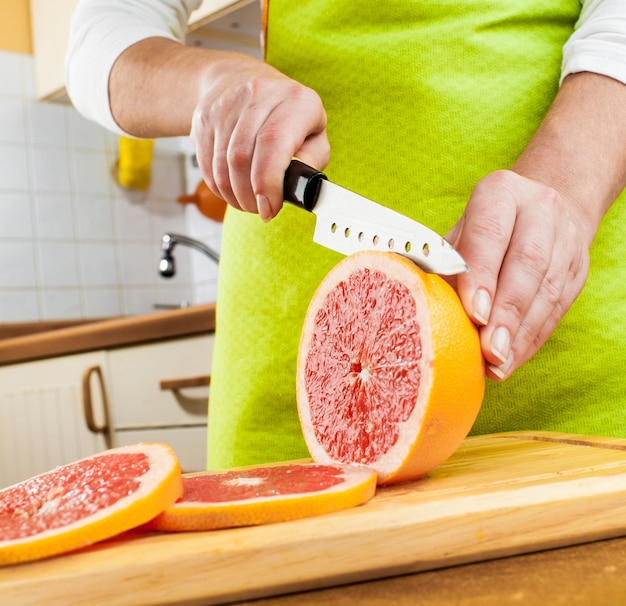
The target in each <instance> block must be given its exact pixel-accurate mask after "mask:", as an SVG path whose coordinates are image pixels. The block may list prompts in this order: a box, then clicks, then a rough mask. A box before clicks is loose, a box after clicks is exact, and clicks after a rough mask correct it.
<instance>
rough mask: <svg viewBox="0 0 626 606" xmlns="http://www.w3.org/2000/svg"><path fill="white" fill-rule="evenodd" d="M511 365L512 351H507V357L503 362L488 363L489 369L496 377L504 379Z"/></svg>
mask: <svg viewBox="0 0 626 606" xmlns="http://www.w3.org/2000/svg"><path fill="white" fill-rule="evenodd" d="M512 365H513V352H511V353H509V356H508V358H507V359H506V362H504V364H500V366H496V365H495V364H489V370H490V371H491V372H492V373H493V374H494V375H496V377H498V379H504V377H506V376H507V374H508V372H509V370H510V368H511V366H512Z"/></svg>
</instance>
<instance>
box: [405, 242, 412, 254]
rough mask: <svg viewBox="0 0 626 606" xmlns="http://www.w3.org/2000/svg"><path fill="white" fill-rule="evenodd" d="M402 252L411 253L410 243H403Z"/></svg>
mask: <svg viewBox="0 0 626 606" xmlns="http://www.w3.org/2000/svg"><path fill="white" fill-rule="evenodd" d="M404 252H411V243H410V242H405V243H404Z"/></svg>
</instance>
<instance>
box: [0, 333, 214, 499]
mask: <svg viewBox="0 0 626 606" xmlns="http://www.w3.org/2000/svg"><path fill="white" fill-rule="evenodd" d="M212 349H213V334H212V333H206V334H201V335H196V336H187V337H184V338H176V339H169V340H165V341H156V342H152V343H147V344H142V345H137V346H132V347H122V348H118V349H110V350H101V351H92V352H88V353H81V354H74V355H65V356H59V357H54V358H48V359H45V360H39V361H33V362H25V363H18V364H12V365H9V366H3V367H0V487H2V486H7V485H9V484H13V483H15V482H18V481H21V480H23V479H25V478H28V477H31V476H33V475H35V474H37V473H41V472H44V471H47V470H49V469H52V468H53V467H55V466H57V465H63V464H65V463H69V462H71V461H74V460H77V459H80V458H82V457H86V456H89V455H91V454H94V453H96V452H100V451H102V450H105V449H106V448H110V447H113V446H118V445H124V444H131V443H136V442H140V441H159V442H165V443H167V444H169V445H170V446H172V448H173V449H174V450H175V451H176V454H177V455H178V458H179V460H180V463H181V467H182V468H183V471H197V470H200V469H204V468H205V464H206V433H207V431H206V427H207V408H208V395H209V387H208V377H209V376H210V371H211V359H212Z"/></svg>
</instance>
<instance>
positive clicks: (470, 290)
mask: <svg viewBox="0 0 626 606" xmlns="http://www.w3.org/2000/svg"><path fill="white" fill-rule="evenodd" d="M509 181H510V177H509V175H508V174H507V172H506V171H498V172H496V173H492V174H491V175H488V176H487V177H485V178H484V179H482V180H481V181H480V182H479V183H478V184H477V185H476V187H475V188H474V191H473V192H472V195H471V196H470V199H469V201H468V204H467V207H466V209H465V213H464V214H463V217H462V219H461V220H460V221H459V222H458V223H457V225H456V226H455V227H454V228H453V229H452V231H451V234H450V237H451V238H452V243H453V244H454V246H455V247H456V248H457V250H458V251H459V252H460V253H461V255H462V256H463V257H464V259H465V261H466V262H467V264H468V266H469V268H470V270H469V272H466V273H463V274H459V276H458V277H457V291H458V293H459V296H460V298H461V301H462V303H463V307H464V308H465V310H466V311H467V314H468V315H469V316H470V317H471V318H472V319H473V320H474V321H475V322H476V323H477V324H481V325H485V324H487V322H488V321H489V317H490V315H491V308H492V302H493V299H494V296H495V292H496V287H497V281H498V276H499V274H500V268H501V266H502V263H503V260H504V257H505V255H506V252H507V249H508V245H509V241H510V238H511V235H512V233H513V229H514V226H515V220H516V214H517V208H516V204H515V201H514V199H513V197H512V196H511V195H510V193H509V191H508V189H509V188H510V185H509Z"/></svg>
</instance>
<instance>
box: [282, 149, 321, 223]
mask: <svg viewBox="0 0 626 606" xmlns="http://www.w3.org/2000/svg"><path fill="white" fill-rule="evenodd" d="M326 178H327V177H326V175H325V174H324V173H323V172H321V171H319V170H317V169H315V168H313V167H311V166H309V165H308V164H305V163H304V162H301V161H300V160H297V159H295V158H294V159H293V160H292V161H291V163H290V164H289V167H288V168H287V171H286V172H285V181H284V184H283V200H285V202H291V204H295V205H296V206H300V207H301V208H304V209H305V210H308V211H312V210H313V208H315V203H316V202H317V196H318V194H319V191H320V184H321V182H322V180H325V179H326Z"/></svg>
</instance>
